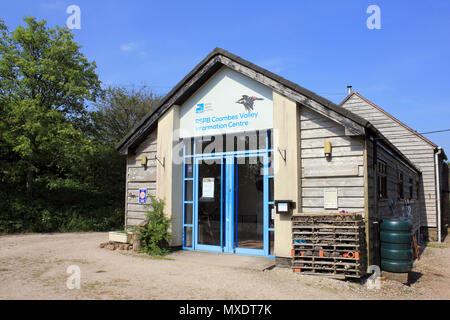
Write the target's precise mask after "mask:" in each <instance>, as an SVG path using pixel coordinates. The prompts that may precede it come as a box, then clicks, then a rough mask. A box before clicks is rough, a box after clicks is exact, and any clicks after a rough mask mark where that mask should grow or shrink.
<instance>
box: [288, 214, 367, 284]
mask: <svg viewBox="0 0 450 320" xmlns="http://www.w3.org/2000/svg"><path fill="white" fill-rule="evenodd" d="M292 242H293V244H292V245H293V249H292V269H293V270H294V272H297V273H304V274H314V275H323V276H330V277H334V278H347V277H350V278H360V277H362V276H363V275H364V274H365V270H366V263H365V261H366V250H365V232H364V220H363V218H362V216H361V215H360V214H350V213H345V214H301V215H294V216H293V217H292Z"/></svg>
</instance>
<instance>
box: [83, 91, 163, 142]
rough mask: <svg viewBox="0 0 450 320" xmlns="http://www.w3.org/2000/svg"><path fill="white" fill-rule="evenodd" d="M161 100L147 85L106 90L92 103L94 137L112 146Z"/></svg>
mask: <svg viewBox="0 0 450 320" xmlns="http://www.w3.org/2000/svg"><path fill="white" fill-rule="evenodd" d="M160 99H161V97H160V96H159V95H156V94H155V93H153V92H152V91H151V90H150V89H149V88H148V87H146V86H143V87H141V88H139V89H135V88H132V89H126V88H124V87H112V86H110V87H108V88H107V89H106V90H105V91H104V94H103V95H102V97H101V99H100V100H99V101H98V102H97V103H96V104H95V105H96V107H97V111H96V112H94V113H93V114H92V122H93V123H94V125H95V127H96V128H95V135H96V138H97V139H98V140H101V141H103V142H104V143H107V144H110V145H113V146H115V145H116V144H117V143H118V142H119V141H120V140H122V138H123V137H124V136H125V135H126V134H127V133H128V132H129V131H130V130H131V129H132V128H133V127H134V126H135V125H136V123H137V122H138V121H139V120H141V119H142V118H143V117H144V116H145V115H146V114H147V113H148V112H150V111H152V110H153V109H154V107H155V106H156V105H157V104H158V102H159V101H160Z"/></svg>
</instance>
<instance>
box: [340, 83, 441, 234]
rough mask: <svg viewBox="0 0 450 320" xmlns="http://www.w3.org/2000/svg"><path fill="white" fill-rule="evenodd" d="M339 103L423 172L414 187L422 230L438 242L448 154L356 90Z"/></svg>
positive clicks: (405, 197)
mask: <svg viewBox="0 0 450 320" xmlns="http://www.w3.org/2000/svg"><path fill="white" fill-rule="evenodd" d="M340 106H341V107H343V108H345V109H347V110H349V111H351V112H353V113H355V114H357V115H359V116H361V117H363V118H364V119H366V120H368V121H370V123H371V124H372V125H374V126H375V127H376V128H377V129H378V130H379V131H380V132H381V133H382V134H383V135H384V136H385V137H386V138H387V139H389V141H390V142H391V143H392V144H393V145H394V146H396V147H397V148H398V149H399V150H400V151H401V152H402V153H403V154H404V155H405V156H406V157H407V158H408V159H409V160H410V161H411V162H412V163H414V164H415V165H416V166H417V167H418V168H419V169H420V170H421V171H422V179H421V180H420V182H419V185H418V186H417V188H418V191H419V199H420V212H421V216H420V226H421V231H422V234H423V236H424V238H425V239H427V240H432V241H436V240H438V241H441V239H442V236H443V235H444V234H446V232H447V228H446V227H445V225H446V224H447V223H448V221H447V220H448V215H449V213H448V209H447V208H448V204H447V202H448V197H447V195H446V194H445V190H448V179H447V176H446V172H447V171H446V170H447V169H446V166H447V165H446V163H445V160H447V157H446V155H445V153H444V151H443V150H442V149H441V148H439V147H438V146H437V145H436V144H434V143H433V142H431V141H430V140H428V139H427V138H425V137H424V136H422V135H421V134H419V133H418V132H417V131H415V130H413V129H411V128H410V127H408V126H407V125H405V124H404V123H402V122H401V121H400V120H398V119H396V118H395V117H393V116H392V115H390V114H389V113H387V112H386V111H385V110H383V109H381V108H380V107H379V106H377V105H376V104H374V103H373V102H371V101H369V100H367V99H366V98H364V97H363V96H361V95H360V94H359V93H358V92H356V91H353V92H352V93H351V94H349V95H348V96H347V97H346V98H345V99H344V101H343V102H342V103H341V104H340ZM405 182H406V183H408V181H405ZM404 187H405V188H406V185H404ZM403 194H404V197H402V199H406V200H407V199H408V198H407V195H406V194H405V193H403ZM392 199H396V198H395V197H392Z"/></svg>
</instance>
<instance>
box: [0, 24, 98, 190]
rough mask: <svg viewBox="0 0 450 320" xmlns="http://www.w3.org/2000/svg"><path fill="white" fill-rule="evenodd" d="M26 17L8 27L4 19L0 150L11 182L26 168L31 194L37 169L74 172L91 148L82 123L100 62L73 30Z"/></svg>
mask: <svg viewBox="0 0 450 320" xmlns="http://www.w3.org/2000/svg"><path fill="white" fill-rule="evenodd" d="M24 22H25V26H19V27H17V29H16V30H14V31H9V30H8V28H7V27H6V26H5V24H4V23H3V21H1V20H0V108H1V109H0V116H1V119H0V129H1V133H0V148H2V150H1V151H0V154H2V155H3V154H4V153H7V154H8V158H9V159H7V160H6V161H5V163H2V166H1V169H0V170H1V172H0V173H1V175H2V179H3V180H5V179H6V180H8V179H9V180H11V181H18V180H21V179H22V178H23V175H24V173H25V175H26V189H27V194H29V195H31V193H32V185H33V180H34V175H35V173H37V172H39V171H42V170H53V171H59V172H63V173H64V172H69V171H70V168H71V167H72V166H73V165H74V164H75V163H77V162H79V161H81V158H82V154H83V153H84V152H92V146H91V145H90V141H89V139H88V137H87V136H86V135H85V134H84V133H83V132H82V131H81V130H80V128H81V127H82V124H83V123H84V122H85V121H86V119H87V117H88V113H87V111H86V108H85V101H86V100H91V101H95V99H96V98H97V97H98V96H99V94H100V92H101V88H100V81H99V80H98V76H97V74H96V73H95V68H96V64H95V62H89V61H88V60H87V59H86V58H85V56H84V55H83V54H82V53H81V48H80V46H79V45H78V44H77V43H76V42H74V40H73V34H72V33H71V32H70V31H69V30H68V29H66V28H59V27H58V26H56V28H55V29H50V28H48V27H47V25H46V21H36V19H35V18H32V17H27V18H25V19H24ZM8 160H9V161H8Z"/></svg>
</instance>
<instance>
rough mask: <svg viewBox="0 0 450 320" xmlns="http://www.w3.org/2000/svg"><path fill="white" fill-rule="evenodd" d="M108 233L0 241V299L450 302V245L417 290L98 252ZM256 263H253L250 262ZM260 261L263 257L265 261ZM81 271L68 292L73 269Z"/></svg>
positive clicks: (228, 260)
mask: <svg viewBox="0 0 450 320" xmlns="http://www.w3.org/2000/svg"><path fill="white" fill-rule="evenodd" d="M106 239H107V234H106V233H66V234H29V235H12V236H0V299H183V300H184V299H252V300H253V299H450V270H449V268H448V267H449V265H450V248H449V242H448V241H447V247H446V248H427V249H426V250H425V252H424V255H423V257H422V259H421V260H420V261H418V262H417V263H416V266H415V271H416V272H417V274H418V275H420V274H423V275H422V276H421V277H420V278H419V279H418V280H417V281H416V282H415V283H413V284H412V285H411V286H405V285H402V284H399V283H396V282H393V281H383V282H382V288H381V289H380V290H368V289H367V287H366V285H365V284H364V283H359V282H349V281H340V280H333V279H327V278H319V277H312V276H304V275H298V274H294V273H293V272H292V271H291V270H290V269H282V268H274V269H272V270H266V271H261V269H258V268H253V267H252V266H253V265H255V266H258V263H259V264H261V260H257V259H258V258H253V257H240V256H234V255H217V254H212V253H200V252H188V251H180V252H176V253H173V254H171V255H170V256H169V259H151V258H149V257H146V256H143V255H138V254H134V253H131V254H130V253H127V252H125V251H109V250H107V249H100V248H99V246H98V245H99V243H100V242H104V241H106ZM252 259H255V260H252ZM259 259H261V258H259ZM70 265H77V266H79V267H80V270H81V288H80V289H73V290H69V289H67V287H66V280H67V278H68V277H69V276H70V275H69V274H67V273H66V270H67V267H68V266H70Z"/></svg>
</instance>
